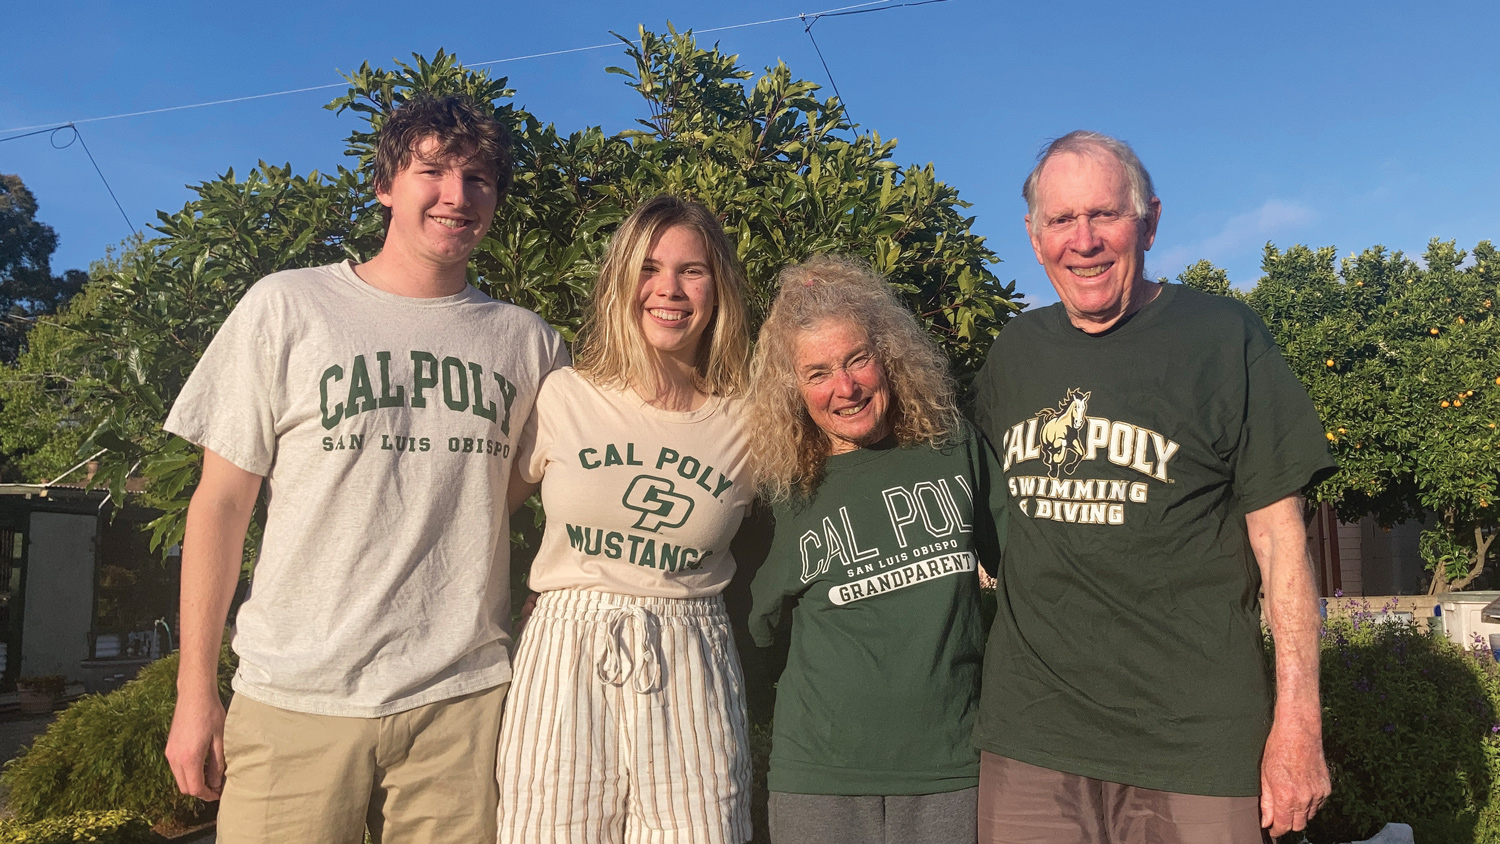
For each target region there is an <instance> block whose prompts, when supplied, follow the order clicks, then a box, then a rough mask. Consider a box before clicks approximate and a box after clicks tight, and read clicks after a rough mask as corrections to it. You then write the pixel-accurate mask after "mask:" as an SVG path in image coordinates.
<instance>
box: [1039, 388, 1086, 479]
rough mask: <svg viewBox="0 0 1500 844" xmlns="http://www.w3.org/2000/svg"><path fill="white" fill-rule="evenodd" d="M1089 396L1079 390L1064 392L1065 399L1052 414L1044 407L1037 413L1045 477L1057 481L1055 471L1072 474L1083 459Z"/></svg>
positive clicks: (1049, 409)
mask: <svg viewBox="0 0 1500 844" xmlns="http://www.w3.org/2000/svg"><path fill="white" fill-rule="evenodd" d="M1089 395H1090V393H1086V392H1084V391H1082V390H1076V389H1074V390H1068V396H1067V398H1065V399H1063V400H1062V401H1061V402H1060V403H1059V404H1058V405H1057V409H1056V410H1054V409H1052V408H1050V407H1047V408H1043V409H1042V410H1040V411H1038V412H1037V414H1036V418H1037V419H1039V420H1041V429H1042V430H1041V437H1040V439H1041V447H1042V462H1043V463H1046V464H1047V475H1048V477H1052V478H1055V477H1057V476H1058V473H1059V471H1061V472H1065V473H1067V474H1069V475H1071V474H1073V470H1074V469H1076V468H1078V462H1079V461H1080V460H1082V459H1083V452H1084V444H1083V436H1084V427H1085V425H1086V424H1087V422H1088V415H1087V414H1088V407H1089Z"/></svg>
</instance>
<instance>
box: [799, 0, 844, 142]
mask: <svg viewBox="0 0 1500 844" xmlns="http://www.w3.org/2000/svg"><path fill="white" fill-rule="evenodd" d="M819 17H820V16H819V15H814V16H813V19H812V20H811V21H804V23H806V24H807V25H806V26H804V27H803V28H802V31H803V32H805V33H807V40H809V41H811V42H812V45H813V51H814V52H816V53H817V54H818V61H820V62H822V63H823V72H824V73H826V74H828V84H829V85H832V86H833V95H834V96H835V97H838V98H839V102H840V103H843V105H844V116H845V117H847V118H849V122H850V123H853V122H854V116H853V115H851V114H850V113H849V106H848V104H847V103H844V95H843V94H840V93H839V83H837V82H835V81H834V80H833V71H831V70H829V69H828V60H827V59H825V58H823V49H822V48H821V47H819V46H818V39H816V38H814V37H813V34H812V28H813V24H815V23H817V22H818V18H819Z"/></svg>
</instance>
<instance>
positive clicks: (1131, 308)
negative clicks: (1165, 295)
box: [1068, 279, 1161, 334]
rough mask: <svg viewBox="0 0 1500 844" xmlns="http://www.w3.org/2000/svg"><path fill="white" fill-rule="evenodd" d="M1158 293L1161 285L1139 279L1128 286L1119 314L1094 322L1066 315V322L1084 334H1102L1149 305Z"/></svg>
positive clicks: (1082, 317) (1085, 318)
mask: <svg viewBox="0 0 1500 844" xmlns="http://www.w3.org/2000/svg"><path fill="white" fill-rule="evenodd" d="M1160 293H1161V284H1159V283H1157V282H1154V281H1146V280H1145V279H1141V280H1140V281H1137V282H1136V283H1135V284H1132V285H1130V293H1129V294H1128V295H1127V297H1126V300H1125V307H1123V308H1121V309H1120V312H1119V313H1117V314H1115V315H1114V316H1112V317H1109V318H1107V319H1099V320H1095V319H1091V318H1089V317H1088V316H1086V315H1082V314H1080V315H1078V316H1074V315H1073V314H1068V320H1069V321H1070V322H1072V323H1073V327H1074V328H1076V329H1078V330H1079V331H1082V332H1083V333H1084V334H1103V333H1104V332H1106V331H1108V330H1110V329H1111V328H1114V327H1115V326H1116V325H1119V324H1120V322H1121V321H1122V320H1124V319H1125V318H1126V317H1128V316H1130V315H1131V314H1133V313H1135V312H1136V311H1138V310H1140V309H1141V308H1144V307H1145V306H1146V305H1148V304H1150V303H1151V302H1152V301H1153V300H1155V299H1156V297H1157V295H1159V294H1160Z"/></svg>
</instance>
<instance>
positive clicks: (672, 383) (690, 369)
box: [642, 355, 708, 411]
mask: <svg viewBox="0 0 1500 844" xmlns="http://www.w3.org/2000/svg"><path fill="white" fill-rule="evenodd" d="M654 369H655V370H656V389H655V391H654V392H653V393H652V394H651V396H650V398H648V399H647V402H648V403H649V404H650V405H651V406H652V407H659V408H661V409H662V410H671V411H687V410H697V409H698V408H700V407H702V406H703V402H704V401H705V400H706V399H707V398H708V397H707V396H705V395H704V394H703V393H700V392H698V385H697V374H698V372H697V369H696V368H695V367H694V366H693V365H692V364H691V363H689V362H687V361H684V360H682V359H680V358H677V357H676V356H669V355H659V356H657V359H656V366H655V367H654ZM642 392H644V391H642Z"/></svg>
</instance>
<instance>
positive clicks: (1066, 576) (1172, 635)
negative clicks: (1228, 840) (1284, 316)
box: [974, 285, 1333, 796]
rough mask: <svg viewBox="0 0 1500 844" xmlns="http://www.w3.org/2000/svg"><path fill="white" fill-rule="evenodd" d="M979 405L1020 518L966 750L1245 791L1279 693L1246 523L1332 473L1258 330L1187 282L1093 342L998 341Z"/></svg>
mask: <svg viewBox="0 0 1500 844" xmlns="http://www.w3.org/2000/svg"><path fill="white" fill-rule="evenodd" d="M976 389H977V402H976V408H975V414H976V418H977V419H978V421H979V424H980V427H981V429H982V430H983V431H984V432H985V434H986V435H987V436H989V437H990V440H991V442H992V443H993V444H994V446H995V448H996V450H997V451H998V452H999V454H1000V459H1001V462H1002V464H1003V466H1004V470H1003V471H1004V474H1005V479H1006V484H1007V485H1008V487H1009V490H1010V500H1011V501H1012V502H1014V504H1015V510H1014V511H1013V516H1014V518H1013V520H1012V522H1011V529H1010V535H1009V541H1008V544H1007V545H1006V556H1005V565H1004V566H1003V567H1002V571H1001V573H1000V577H999V586H998V590H997V597H998V599H999V604H1000V608H999V616H998V618H997V619H996V622H995V624H994V627H993V628H992V631H991V635H990V641H989V648H988V653H987V657H986V661H985V668H984V696H983V700H982V701H981V704H980V715H979V722H978V724H977V726H976V728H975V732H974V741H975V743H976V744H977V745H978V746H979V747H980V748H981V749H982V750H987V751H990V752H993V753H997V754H1000V755H1002V756H1007V757H1010V758H1012V759H1017V760H1020V761H1022V762H1026V763H1029V764H1033V765H1039V766H1043V767H1046V768H1051V769H1053V770H1059V771H1065V772H1069V773H1074V774H1081V775H1083V776H1089V777H1095V778H1098V779H1103V780H1108V781H1111V782H1118V783H1125V784H1129V785H1136V786H1141V787H1145V788H1153V789H1159V790H1164V791H1175V792H1183V793H1189V794H1207V795H1223V796H1250V795H1255V794H1258V793H1259V791H1260V777H1259V765H1260V755H1261V750H1262V747H1263V746H1264V744H1265V738H1266V733H1267V730H1268V729H1269V726H1270V721H1271V711H1270V683H1269V681H1268V677H1267V672H1266V667H1265V661H1264V658H1263V655H1262V650H1261V633H1260V605H1259V590H1260V572H1259V569H1258V567H1257V564H1256V561H1255V557H1254V555H1253V554H1252V552H1251V550H1250V545H1249V540H1248V538H1247V533H1246V529H1245V514H1246V513H1247V512H1250V511H1253V510H1257V509H1259V508H1261V507H1265V506H1266V505H1268V504H1271V503H1273V502H1275V501H1277V500H1279V499H1281V498H1283V497H1285V496H1286V495H1289V494H1291V493H1294V492H1297V491H1298V490H1300V489H1302V488H1303V487H1304V486H1306V485H1307V484H1309V483H1310V482H1311V481H1312V480H1315V479H1319V478H1321V477H1322V476H1323V474H1324V473H1325V472H1327V471H1331V469H1332V467H1333V460H1332V459H1331V458H1330V457H1329V455H1328V449H1327V444H1326V442H1325V439H1324V436H1323V428H1322V424H1321V423H1320V422H1319V420H1318V415H1317V412H1316V411H1315V410H1314V409H1313V405H1312V402H1311V401H1310V400H1309V399H1308V397H1307V392H1306V391H1305V390H1304V389H1303V387H1302V385H1301V384H1300V383H1299V382H1298V381H1297V379H1296V377H1295V376H1293V375H1292V373H1291V370H1289V369H1288V368H1287V365H1286V362H1285V361H1283V360H1282V358H1281V354H1280V352H1278V351H1277V349H1276V345H1275V343H1274V341H1273V340H1272V339H1271V336H1270V334H1269V332H1267V331H1266V329H1265V326H1264V325H1263V324H1262V323H1261V321H1260V319H1259V318H1258V317H1257V316H1256V315H1255V314H1254V313H1253V312H1252V311H1250V309H1249V308H1247V307H1245V306H1244V305H1243V304H1241V303H1239V302H1237V301H1235V300H1233V299H1229V298H1224V297H1218V296H1210V295H1207V294H1204V293H1200V292H1198V291H1195V290H1192V289H1189V288H1185V287H1182V286H1181V285H1164V286H1163V287H1162V290H1161V293H1160V295H1159V296H1158V297H1157V298H1156V299H1155V300H1154V301H1153V302H1151V303H1150V304H1148V305H1147V306H1145V307H1144V308H1142V309H1141V310H1140V311H1138V312H1137V313H1136V314H1134V315H1133V316H1132V317H1131V318H1130V319H1129V320H1127V321H1126V322H1125V323H1124V324H1122V325H1120V326H1118V327H1116V328H1115V329H1114V330H1112V331H1110V332H1108V333H1106V334H1103V335H1097V336H1090V335H1087V334H1084V333H1083V332H1081V331H1079V330H1077V329H1075V328H1074V327H1073V326H1072V324H1071V323H1069V321H1068V318H1067V314H1066V313H1065V312H1064V310H1063V308H1062V307H1061V306H1060V305H1054V306H1052V307H1049V308H1043V309H1041V310H1039V311H1036V312H1032V313H1028V314H1024V315H1022V316H1021V317H1019V318H1017V319H1016V320H1015V321H1013V322H1012V323H1011V324H1010V325H1008V326H1006V329H1005V331H1003V332H1001V334H1000V337H999V338H998V339H997V340H996V341H995V345H994V348H993V349H992V350H991V352H990V356H989V359H988V361H987V362H986V364H985V367H984V369H983V370H982V371H981V372H980V374H979V376H978V378H977V380H976Z"/></svg>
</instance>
